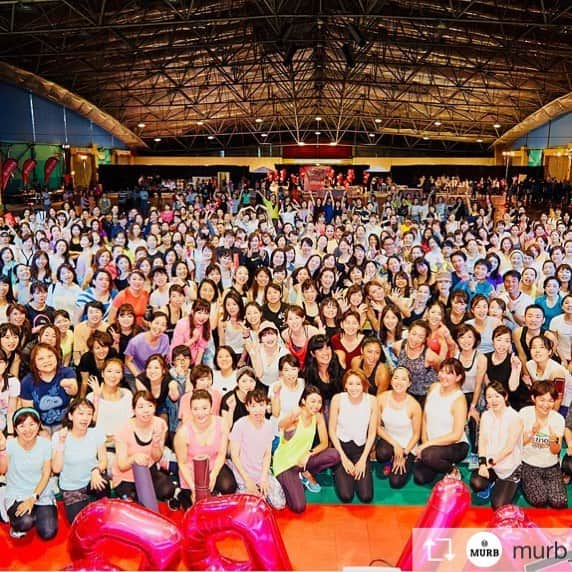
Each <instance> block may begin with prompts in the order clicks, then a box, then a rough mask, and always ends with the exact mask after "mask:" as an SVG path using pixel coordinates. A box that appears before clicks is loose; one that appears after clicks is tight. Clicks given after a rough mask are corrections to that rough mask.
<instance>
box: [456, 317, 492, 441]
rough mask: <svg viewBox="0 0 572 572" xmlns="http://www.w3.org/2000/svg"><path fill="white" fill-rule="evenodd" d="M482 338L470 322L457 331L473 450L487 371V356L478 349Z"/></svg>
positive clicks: (458, 356)
mask: <svg viewBox="0 0 572 572" xmlns="http://www.w3.org/2000/svg"><path fill="white" fill-rule="evenodd" d="M480 338H481V336H480V334H479V332H477V330H476V329H475V327H474V326H471V325H470V324H462V325H460V326H459V327H458V328H457V329H456V331H455V341H456V342H457V345H458V346H459V352H457V354H456V356H455V357H456V358H457V359H458V360H459V361H460V362H461V364H462V366H463V368H464V370H465V383H464V384H463V388H462V389H463V394H464V395H465V399H466V400H467V407H468V410H469V416H468V418H467V422H468V428H469V441H470V444H471V447H472V450H473V451H474V450H475V449H476V445H477V426H478V423H479V414H480V411H479V403H480V397H481V392H482V390H483V382H484V379H485V374H486V371H487V358H486V357H485V356H484V355H483V354H482V353H481V352H480V351H479V350H478V349H477V347H478V346H479V343H480Z"/></svg>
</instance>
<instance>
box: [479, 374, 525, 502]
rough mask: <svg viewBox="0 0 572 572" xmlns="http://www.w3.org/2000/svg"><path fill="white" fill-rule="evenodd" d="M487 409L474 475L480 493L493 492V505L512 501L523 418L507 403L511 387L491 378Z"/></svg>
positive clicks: (516, 486) (520, 454)
mask: <svg viewBox="0 0 572 572" xmlns="http://www.w3.org/2000/svg"><path fill="white" fill-rule="evenodd" d="M485 398H486V401H487V411H485V412H484V413H483V416H482V417H481V423H480V427H479V468H478V469H476V470H474V471H473V474H472V475H471V487H472V489H473V490H474V491H477V493H478V496H479V497H481V498H483V499H486V498H488V497H489V496H490V498H491V505H492V507H493V508H494V509H497V508H498V507H499V506H503V505H505V504H511V503H512V502H513V499H514V496H515V495H516V492H517V490H518V483H519V482H520V476H521V472H522V466H521V463H522V420H521V419H520V417H519V415H518V413H517V412H516V411H515V410H514V409H513V408H512V407H511V406H510V405H509V404H508V390H507V388H506V387H505V386H504V385H503V384H502V383H501V382H500V381H491V383H489V385H488V387H487V389H486V391H485Z"/></svg>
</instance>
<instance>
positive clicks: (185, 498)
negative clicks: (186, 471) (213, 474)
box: [179, 464, 236, 510]
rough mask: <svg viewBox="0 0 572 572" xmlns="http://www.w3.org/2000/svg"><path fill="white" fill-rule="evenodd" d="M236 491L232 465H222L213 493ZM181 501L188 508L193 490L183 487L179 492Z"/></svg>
mask: <svg viewBox="0 0 572 572" xmlns="http://www.w3.org/2000/svg"><path fill="white" fill-rule="evenodd" d="M235 491H236V479H235V478H234V474H233V472H232V470H231V469H230V467H229V466H228V465H226V464H224V465H223V466H222V469H221V470H220V471H219V473H218V476H217V478H216V481H215V486H214V490H213V493H214V494H220V495H231V494H232V493H234V492H235ZM179 501H181V506H182V507H183V509H184V510H187V509H188V508H189V507H190V506H191V504H192V500H191V491H190V490H189V489H182V490H181V492H180V493H179Z"/></svg>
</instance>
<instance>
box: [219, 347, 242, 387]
mask: <svg viewBox="0 0 572 572" xmlns="http://www.w3.org/2000/svg"><path fill="white" fill-rule="evenodd" d="M238 359H239V356H237V355H236V354H235V353H234V352H233V351H232V348H231V347H230V346H219V347H218V348H217V350H216V353H215V359H214V361H215V370H214V372H213V387H214V388H215V389H216V390H217V391H218V392H220V393H221V394H222V395H224V394H225V393H227V392H228V391H231V390H232V389H234V388H235V387H236V370H237V366H238Z"/></svg>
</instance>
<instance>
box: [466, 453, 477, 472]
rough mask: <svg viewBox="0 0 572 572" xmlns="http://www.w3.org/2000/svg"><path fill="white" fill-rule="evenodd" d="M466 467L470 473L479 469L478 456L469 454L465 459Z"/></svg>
mask: <svg viewBox="0 0 572 572" xmlns="http://www.w3.org/2000/svg"><path fill="white" fill-rule="evenodd" d="M467 465H468V468H469V470H470V471H472V470H474V469H478V468H479V456H478V455H477V454H475V453H471V454H470V455H469V456H468V457H467Z"/></svg>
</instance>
